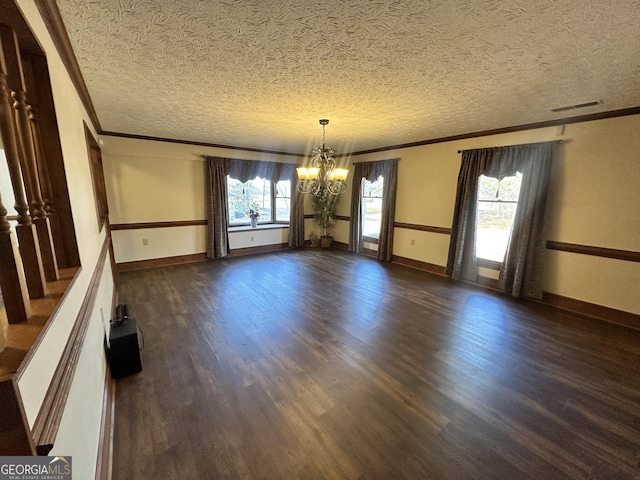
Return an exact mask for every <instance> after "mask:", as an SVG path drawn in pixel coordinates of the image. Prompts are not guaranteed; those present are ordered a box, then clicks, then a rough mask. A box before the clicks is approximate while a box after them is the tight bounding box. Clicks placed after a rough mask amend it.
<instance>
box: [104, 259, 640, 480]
mask: <svg viewBox="0 0 640 480" xmlns="http://www.w3.org/2000/svg"><path fill="white" fill-rule="evenodd" d="M120 281H121V285H120V288H119V292H120V298H119V300H120V302H127V303H129V304H130V305H131V308H132V313H133V316H134V317H136V318H137V320H138V323H139V324H140V326H141V327H142V329H143V330H144V338H145V348H144V351H143V354H142V355H143V371H142V372H141V373H139V374H136V375H133V376H130V377H126V378H124V379H121V380H119V381H118V384H117V391H116V418H115V440H114V449H115V451H114V476H113V478H114V479H115V480H128V479H135V480H141V479H161V478H162V479H180V480H183V479H287V480H297V479H392V478H393V479H412V480H413V479H456V480H458V479H486V480H496V479H510V480H512V479H517V480H520V479H544V480H551V479H638V478H640V332H638V331H634V330H629V329H625V328H622V327H618V326H615V325H610V324H607V323H604V322H600V321H597V320H592V319H589V318H586V317H581V316H578V315H573V314H569V313H566V312H562V311H559V310H555V309H553V308H551V307H546V306H543V305H539V304H536V303H533V302H528V301H521V300H515V299H512V298H510V297H507V296H502V295H498V294H493V293H491V292H488V291H486V290H481V289H478V288H474V287H472V286H468V285H464V284H459V283H455V282H452V281H450V280H448V279H445V278H441V277H438V276H434V275H430V274H427V273H423V272H419V271H416V270H411V269H408V268H406V267H402V266H399V265H392V264H383V263H378V262H377V261H375V260H372V259H369V258H366V257H362V256H357V255H353V254H350V253H347V252H341V251H330V252H328V251H321V250H315V249H305V250H302V251H292V252H282V253H276V254H264V255H256V256H251V257H237V258H232V259H226V260H218V261H211V262H206V263H196V264H190V265H179V266H172V267H162V268H155V269H149V270H144V271H133V272H127V273H123V274H121V275H120Z"/></svg>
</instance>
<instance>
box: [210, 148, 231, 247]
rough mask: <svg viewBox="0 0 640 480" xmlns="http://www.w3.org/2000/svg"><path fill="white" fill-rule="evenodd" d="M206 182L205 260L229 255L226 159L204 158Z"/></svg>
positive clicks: (227, 164)
mask: <svg viewBox="0 0 640 480" xmlns="http://www.w3.org/2000/svg"><path fill="white" fill-rule="evenodd" d="M204 159H205V177H206V182H207V188H206V193H207V198H206V207H207V208H206V210H207V258H222V257H226V256H227V255H228V254H229V232H228V226H229V207H228V204H227V174H228V173H229V164H230V161H229V159H228V158H219V157H204Z"/></svg>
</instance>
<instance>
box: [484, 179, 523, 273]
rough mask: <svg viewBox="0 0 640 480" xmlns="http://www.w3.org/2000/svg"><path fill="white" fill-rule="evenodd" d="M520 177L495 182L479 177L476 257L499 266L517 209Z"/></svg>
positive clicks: (494, 180)
mask: <svg viewBox="0 0 640 480" xmlns="http://www.w3.org/2000/svg"><path fill="white" fill-rule="evenodd" d="M521 181H522V175H521V174H520V173H518V174H517V175H516V176H513V177H506V178H504V179H502V181H501V182H498V179H496V178H490V177H485V176H484V175H482V176H480V179H479V184H478V197H479V200H478V214H477V216H478V218H477V220H478V229H477V232H476V242H477V245H476V257H478V258H483V259H486V260H493V261H496V262H502V261H503V260H504V254H505V252H506V250H507V244H508V243H509V237H510V235H511V227H512V226H513V219H514V218H515V214H516V208H517V206H518V204H517V200H518V194H519V193H520V183H521Z"/></svg>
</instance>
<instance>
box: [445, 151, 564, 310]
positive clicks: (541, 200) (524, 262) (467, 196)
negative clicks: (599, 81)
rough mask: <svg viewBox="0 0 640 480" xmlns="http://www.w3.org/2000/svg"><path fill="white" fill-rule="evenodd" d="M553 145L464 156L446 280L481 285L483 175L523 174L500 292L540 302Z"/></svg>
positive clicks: (500, 280) (501, 176)
mask: <svg viewBox="0 0 640 480" xmlns="http://www.w3.org/2000/svg"><path fill="white" fill-rule="evenodd" d="M554 143H555V142H544V143H534V144H527V145H512V146H507V147H495V148H482V149H476V150H465V151H463V152H462V165H461V167H460V173H459V175H458V191H457V195H456V206H455V210H454V216H453V224H452V228H451V242H450V244H449V255H448V259H447V267H446V269H445V274H446V275H449V276H450V277H452V278H455V279H463V280H472V281H475V280H477V277H478V264H477V259H476V215H477V212H476V210H477V201H478V181H479V178H480V175H486V176H489V177H494V178H497V179H498V180H501V179H503V178H504V177H507V176H513V175H515V174H516V172H520V173H522V186H521V188H520V196H519V198H518V207H517V210H516V217H515V219H514V226H513V230H512V233H511V238H510V240H509V245H508V247H507V254H506V255H505V260H504V261H503V263H502V270H501V271H500V277H499V280H498V287H499V288H500V289H501V290H503V291H505V292H508V293H511V294H512V295H514V296H528V297H534V298H540V297H541V296H542V287H541V280H540V273H541V268H540V267H541V263H542V255H543V253H544V213H545V208H546V201H547V190H548V186H549V178H550V171H551V161H552V156H553V145H554Z"/></svg>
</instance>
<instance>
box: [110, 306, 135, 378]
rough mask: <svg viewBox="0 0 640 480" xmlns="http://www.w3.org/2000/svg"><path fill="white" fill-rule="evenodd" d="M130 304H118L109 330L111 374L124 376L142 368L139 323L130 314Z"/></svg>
mask: <svg viewBox="0 0 640 480" xmlns="http://www.w3.org/2000/svg"><path fill="white" fill-rule="evenodd" d="M128 307H129V306H128V305H118V307H117V308H116V318H115V320H114V321H113V322H112V323H111V328H110V332H109V350H108V356H109V365H110V366H111V376H112V377H113V378H122V377H126V376H127V375H131V374H134V373H138V372H140V371H141V370H142V358H141V357H140V342H139V341H138V325H137V323H136V320H135V318H131V317H130V316H129V308H128Z"/></svg>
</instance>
